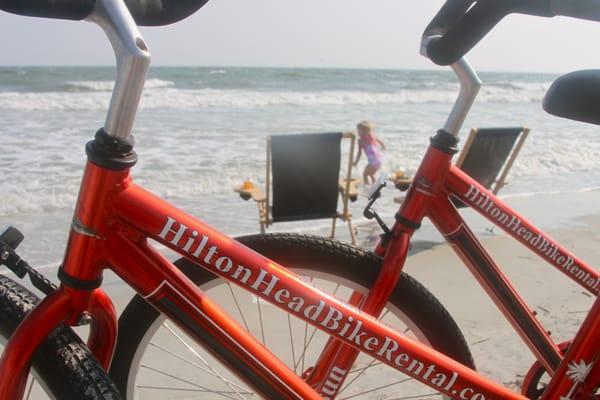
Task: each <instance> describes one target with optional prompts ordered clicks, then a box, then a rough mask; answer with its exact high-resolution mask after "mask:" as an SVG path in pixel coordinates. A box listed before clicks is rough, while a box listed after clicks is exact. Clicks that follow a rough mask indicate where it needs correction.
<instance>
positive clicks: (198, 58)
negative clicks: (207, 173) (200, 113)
mask: <svg viewBox="0 0 600 400" xmlns="http://www.w3.org/2000/svg"><path fill="white" fill-rule="evenodd" d="M442 4H443V1H441V0H412V1H409V0H294V1H292V0H211V1H209V2H208V3H207V5H205V6H204V7H203V8H202V9H201V10H200V11H198V12H197V13H196V14H194V15H193V16H191V17H190V18H188V19H186V20H184V21H182V22H180V23H177V24H175V25H170V26H166V27H158V28H156V27H154V28H143V29H142V33H143V35H144V38H145V39H146V41H147V43H148V45H149V46H150V49H151V52H152V56H153V65H193V66H196V65H200V66H281V67H327V68H392V69H431V68H435V66H434V65H433V64H432V63H431V62H430V61H428V60H427V59H425V58H424V57H422V56H420V55H419V53H418V50H419V41H420V37H421V33H422V31H423V29H424V27H425V26H426V25H427V23H428V22H429V20H430V19H431V18H432V17H433V15H434V14H435V13H436V11H437V10H438V9H439V7H440V6H441V5H442ZM598 37H600V23H595V22H589V21H581V20H575V19H569V18H563V17H556V18H552V19H547V18H538V17H531V16H522V15H511V16H509V17H507V18H506V19H505V20H504V21H502V22H501V23H500V25H498V26H497V27H496V28H495V29H494V30H493V31H492V32H491V33H490V34H489V35H488V36H487V37H486V38H484V40H483V41H482V42H481V43H480V44H479V45H478V46H477V47H476V48H475V49H474V50H472V51H471V52H470V53H469V55H468V59H469V60H470V61H471V63H472V64H473V66H474V67H475V68H476V69H478V70H491V71H539V72H567V71H571V70H575V69H583V68H600V51H598V50H599V43H600V41H599V40H598V39H597V38H598ZM113 63H114V56H113V55H112V50H111V49H110V46H109V44H108V42H107V41H106V39H105V38H104V35H103V33H102V31H101V30H100V29H99V28H98V27H97V26H95V25H93V24H90V23H87V22H73V21H59V20H43V19H35V18H26V17H21V16H15V15H11V14H7V13H4V12H0V65H111V64H113Z"/></svg>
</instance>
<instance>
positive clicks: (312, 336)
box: [294, 324, 317, 372]
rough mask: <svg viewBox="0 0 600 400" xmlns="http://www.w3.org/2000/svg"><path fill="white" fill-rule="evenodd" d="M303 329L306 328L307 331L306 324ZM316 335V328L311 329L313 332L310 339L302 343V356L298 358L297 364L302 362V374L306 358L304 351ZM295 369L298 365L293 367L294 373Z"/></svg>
mask: <svg viewBox="0 0 600 400" xmlns="http://www.w3.org/2000/svg"><path fill="white" fill-rule="evenodd" d="M305 327H306V330H308V324H306V325H305ZM316 333H317V328H313V331H312V333H311V334H310V337H309V338H308V342H306V341H305V342H304V350H303V351H302V354H301V355H300V358H299V359H298V363H300V361H302V372H304V359H305V358H306V350H308V347H309V346H310V343H311V342H312V340H313V338H314V337H315V334H316ZM297 367H298V365H294V371H296V368H297Z"/></svg>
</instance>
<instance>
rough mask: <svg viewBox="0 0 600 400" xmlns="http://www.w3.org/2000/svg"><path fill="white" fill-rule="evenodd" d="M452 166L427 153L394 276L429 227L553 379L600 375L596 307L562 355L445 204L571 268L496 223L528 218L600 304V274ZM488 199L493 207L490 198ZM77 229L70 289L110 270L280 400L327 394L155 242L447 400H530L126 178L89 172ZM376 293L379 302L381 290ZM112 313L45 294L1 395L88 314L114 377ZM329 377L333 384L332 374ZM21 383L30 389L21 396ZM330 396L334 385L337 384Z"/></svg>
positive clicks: (390, 266)
mask: <svg viewBox="0 0 600 400" xmlns="http://www.w3.org/2000/svg"><path fill="white" fill-rule="evenodd" d="M450 160H451V155H450V154H447V153H445V152H443V151H440V150H439V149H437V148H435V147H433V146H431V147H430V148H429V150H428V152H427V154H426V156H425V159H424V161H423V165H422V167H421V168H420V169H419V171H418V173H417V175H416V178H415V184H414V185H413V186H412V187H411V189H410V190H409V192H408V195H407V199H406V201H405V202H404V204H403V205H402V207H401V210H400V212H399V218H398V220H399V221H401V222H397V223H396V224H395V225H394V228H393V235H392V237H391V239H390V241H389V242H388V243H387V244H381V245H380V246H379V248H378V252H380V253H384V252H385V258H384V267H383V271H386V270H401V269H402V264H403V262H404V258H405V257H406V253H407V250H408V239H409V238H410V235H411V234H412V232H413V231H414V228H415V227H409V226H408V225H410V224H408V223H407V222H406V221H413V222H414V223H418V222H420V221H421V220H422V219H423V218H424V217H425V216H428V217H429V218H431V219H432V221H434V223H435V224H436V226H437V227H438V228H439V229H440V231H441V232H442V233H444V235H445V237H446V238H447V239H448V241H449V242H450V243H451V244H452V245H453V247H454V248H455V249H456V251H457V253H458V254H459V255H460V256H461V258H462V259H463V261H465V263H466V264H467V266H469V268H470V269H471V270H472V271H473V272H474V274H475V275H476V277H477V279H478V280H479V281H480V283H481V284H482V285H483V286H484V288H485V289H486V290H487V291H488V293H489V294H490V296H491V297H492V298H493V299H494V300H495V301H496V303H497V304H498V305H499V306H500V308H501V310H502V311H503V312H504V313H505V314H506V315H507V317H508V318H509V320H510V321H511V323H513V325H514V326H515V327H516V328H517V331H518V332H519V333H520V334H521V336H522V337H523V338H524V339H525V341H526V343H527V344H528V345H529V346H530V348H531V349H532V351H533V352H534V354H535V355H536V356H537V357H538V359H539V360H540V362H542V363H543V365H544V366H546V367H547V368H548V370H550V371H553V370H555V369H556V368H558V371H561V370H564V369H565V368H567V366H568V364H570V363H572V362H582V361H583V362H585V363H586V364H590V365H593V364H592V362H593V361H594V360H595V359H596V357H597V356H598V352H599V349H598V345H597V344H598V343H600V329H599V327H600V301H599V300H596V302H595V304H594V306H593V309H592V310H591V312H590V314H589V315H588V317H587V319H586V321H585V322H584V324H583V326H582V328H581V330H580V332H579V333H578V335H577V337H576V338H575V341H574V342H573V345H572V347H571V349H570V350H569V352H568V353H567V355H566V356H564V357H563V356H562V355H561V354H560V350H559V349H558V347H557V346H556V345H555V344H554V343H553V342H552V341H551V339H550V338H549V337H548V335H547V334H546V333H545V332H544V331H543V329H542V327H541V326H540V325H539V324H538V323H537V321H536V320H535V318H534V316H533V315H532V314H531V313H530V312H529V311H528V310H527V309H526V307H525V306H524V304H523V302H522V301H521V299H520V298H519V297H518V295H517V294H516V292H515V291H514V289H512V287H511V286H510V283H509V282H508V280H507V279H506V278H505V277H504V276H503V275H502V274H501V272H500V271H499V269H498V267H497V266H496V265H495V263H494V262H493V260H492V258H491V257H490V256H489V255H488V254H487V253H486V252H485V250H483V248H482V247H481V246H480V245H479V243H478V242H477V240H476V239H475V238H474V236H473V234H472V233H471V232H470V231H469V229H468V228H467V226H466V224H465V223H464V222H463V220H462V219H461V218H460V216H459V214H458V213H457V211H456V209H455V208H454V207H453V206H452V205H451V203H450V201H449V198H448V196H449V195H450V194H454V195H455V196H457V197H459V198H460V199H461V200H462V201H464V202H465V203H467V204H469V205H471V206H473V207H474V208H476V209H478V210H480V211H481V212H482V214H484V215H486V216H487V217H488V218H490V220H491V221H492V222H494V223H497V224H498V225H499V226H500V227H503V228H504V229H506V230H507V232H508V233H509V234H511V235H513V236H515V237H516V238H517V239H519V240H520V241H522V242H523V243H525V244H526V245H527V246H528V247H530V248H531V249H532V250H534V251H536V252H537V253H538V254H540V255H541V256H543V257H544V258H545V259H546V260H547V261H548V260H550V261H552V260H554V265H555V266H557V267H562V265H561V263H560V262H558V256H556V257H554V258H552V255H548V254H547V252H543V251H542V250H540V245H539V243H538V242H536V243H532V242H531V241H527V240H526V239H525V236H524V235H523V232H524V231H523V230H520V229H513V228H514V226H513V225H510V224H501V223H498V221H499V220H498V218H497V217H494V216H496V215H497V213H496V212H492V211H491V210H496V209H498V210H502V212H503V213H505V214H506V215H507V216H508V217H507V218H512V219H511V221H512V220H513V219H518V220H519V221H520V225H519V226H520V227H521V228H523V229H527V230H528V231H529V232H532V234H534V235H538V237H540V238H541V239H540V240H544V241H545V242H544V243H547V244H548V246H553V248H555V249H556V252H558V254H560V257H564V258H565V259H567V260H572V261H569V267H570V268H564V267H562V269H561V270H563V272H565V273H567V274H568V275H569V276H570V277H571V278H572V279H575V280H576V281H577V282H578V283H579V284H581V285H582V286H583V287H585V288H586V289H587V290H588V291H590V292H591V293H594V294H596V295H597V294H598V289H599V284H598V282H600V275H599V274H598V273H597V272H595V271H594V270H592V269H591V268H589V267H588V266H587V265H586V264H585V263H583V262H582V261H581V260H579V259H578V258H576V257H575V256H574V255H572V254H571V253H570V252H569V251H567V250H565V249H563V248H562V247H560V246H558V244H556V242H555V241H554V240H552V239H550V238H549V237H548V236H547V235H544V234H543V233H542V232H541V231H539V230H537V229H536V228H534V227H533V226H532V225H531V224H529V223H528V222H527V221H526V220H525V219H524V218H523V217H521V216H520V215H518V214H517V213H515V212H514V211H512V210H511V209H510V208H509V207H507V206H505V205H504V204H503V203H502V202H501V201H500V200H499V199H497V198H495V197H494V196H493V195H492V194H491V193H489V192H488V191H487V190H485V189H484V188H482V187H481V186H480V185H479V184H477V183H476V182H474V181H473V180H472V179H470V178H469V177H468V176H466V175H465V174H463V173H461V172H460V171H459V170H458V169H456V168H454V167H451V166H450ZM475 193H477V196H476V195H475ZM485 198H487V199H488V200H487V202H486V201H483V200H482V199H485ZM488 204H493V205H494V206H488ZM493 207H495V208H493ZM503 215H504V214H503ZM494 218H495V219H494ZM73 221H74V222H73V228H72V230H71V233H70V238H69V243H68V248H67V252H66V254H65V259H64V264H63V266H62V268H63V273H64V274H65V275H66V276H68V277H69V279H70V280H71V281H72V282H95V281H97V280H98V279H99V278H100V277H101V275H102V271H103V270H104V269H107V268H108V269H111V270H113V271H114V272H115V273H117V274H118V275H119V276H121V277H122V278H123V279H124V280H125V281H126V282H127V283H128V284H129V285H130V286H131V287H133V288H134V289H135V290H136V291H137V292H138V293H139V294H140V295H142V296H143V297H144V298H145V299H147V300H148V301H149V302H151V303H152V304H153V305H154V306H155V307H156V308H158V309H159V310H160V311H161V312H163V313H165V314H166V315H167V316H168V317H169V318H171V319H172V320H173V321H175V322H176V323H177V324H178V325H179V326H180V327H181V328H182V329H184V330H185V331H186V332H188V334H190V335H191V336H192V337H193V338H194V339H195V340H197V341H198V342H199V343H201V344H204V345H205V347H207V349H208V350H210V351H212V352H213V353H214V354H215V356H217V357H219V358H220V359H221V360H222V361H223V362H224V363H225V364H227V365H228V366H229V367H230V368H231V369H232V370H234V371H236V373H238V374H239V375H240V377H241V378H242V379H244V380H245V381H246V382H247V383H248V384H249V385H251V386H253V387H254V388H255V389H256V390H257V391H258V392H259V393H261V394H263V395H264V396H266V397H267V398H269V399H277V398H282V399H284V398H285V399H287V398H296V399H317V398H321V397H320V396H319V395H318V394H317V393H316V392H315V391H314V390H313V389H312V388H311V387H310V386H309V385H308V384H307V383H306V382H305V381H303V380H302V379H300V378H299V377H297V376H296V375H295V374H294V373H292V372H291V371H290V370H289V369H288V368H287V367H286V366H285V365H284V364H282V363H281V362H280V361H279V360H277V359H276V358H275V357H274V356H273V355H272V354H271V353H269V352H268V350H266V349H265V348H264V347H263V346H262V345H261V344H260V343H259V342H257V341H256V340H255V339H254V338H253V337H251V336H250V335H249V334H248V333H247V332H245V331H244V330H243V329H242V328H241V327H240V326H239V325H238V324H237V323H236V322H234V321H233V320H232V319H231V318H229V317H228V316H227V315H226V314H225V313H224V312H223V311H222V310H221V309H220V307H219V306H218V305H216V304H215V303H213V302H212V301H211V300H210V299H209V298H207V297H206V296H205V295H204V294H203V293H202V292H201V291H200V290H199V289H198V288H197V287H195V286H194V284H193V283H192V282H191V281H189V280H188V279H187V278H186V277H185V276H184V275H183V274H182V273H181V272H180V271H179V270H177V269H176V267H174V266H173V265H172V264H171V263H170V262H169V261H168V260H166V259H165V258H164V257H163V256H162V255H160V254H159V253H158V252H157V251H156V250H155V249H153V248H152V247H151V245H150V244H149V243H148V240H149V239H153V240H155V241H157V242H159V243H161V244H163V245H165V246H168V247H169V248H171V249H173V250H175V251H177V252H178V253H180V254H181V255H183V256H185V257H187V258H189V259H190V260H192V261H194V262H195V263H197V264H198V265H199V268H201V267H202V268H206V269H207V270H209V271H210V272H213V273H215V274H216V275H219V276H221V277H223V278H225V279H227V280H228V281H231V282H233V283H235V284H237V285H240V286H242V287H243V288H245V289H247V290H250V291H251V292H253V293H254V294H255V295H257V296H259V297H261V298H263V299H264V300H266V301H268V302H270V303H272V304H273V305H275V306H278V307H280V308H282V309H284V310H286V311H287V312H290V313H291V314H293V315H295V316H297V317H298V318H301V319H302V320H304V321H306V322H308V323H309V324H312V325H314V326H315V327H317V328H318V329H321V330H323V331H325V332H327V333H329V334H331V335H332V336H334V337H335V338H337V339H339V340H340V341H342V342H344V343H345V344H347V345H350V346H352V347H353V348H354V349H356V350H360V351H363V352H365V353H367V354H369V355H371V356H373V357H375V358H377V359H379V360H380V361H382V362H383V363H385V364H387V365H389V366H391V367H393V368H396V369H398V370H399V371H401V372H404V373H406V374H407V375H409V376H412V377H414V378H415V379H417V380H419V381H421V382H423V383H424V384H427V385H429V386H430V387H432V388H434V389H435V390H438V391H439V392H441V393H444V394H446V395H448V396H449V397H452V398H459V399H460V398H469V399H524V397H523V396H521V395H519V394H516V393H514V392H512V391H510V390H508V389H506V388H504V387H502V386H500V385H498V384H496V383H494V382H492V381H491V380H489V379H487V378H485V377H483V376H481V375H479V374H477V373H476V372H474V371H472V370H471V369H469V368H467V367H465V366H463V365H462V364H460V363H458V362H456V361H453V360H451V359H450V358H448V357H446V356H444V355H442V354H440V353H438V352H437V351H435V350H433V349H431V348H429V347H427V346H425V345H423V344H421V343H419V342H416V341H414V340H412V339H410V338H407V337H405V336H404V335H402V334H400V333H398V332H395V331H393V330H392V329H390V328H389V327H386V326H384V325H382V324H380V323H378V322H377V321H376V320H375V319H373V318H372V317H370V316H368V315H366V314H365V313H361V312H360V311H358V310H357V309H356V308H353V307H350V306H348V305H346V304H344V303H342V302H340V301H338V300H336V299H334V298H332V297H331V296H328V295H326V294H323V293H321V292H319V291H318V290H317V289H315V288H313V287H311V286H310V285H309V284H307V283H305V282H303V281H302V280H301V279H299V278H298V277H297V276H295V275H294V274H293V273H291V272H289V271H287V270H286V269H285V268H283V267H282V266H279V265H277V264H276V263H274V262H272V261H270V260H268V259H266V258H265V257H263V256H261V255H259V254H257V253H255V252H253V251H251V250H249V249H247V248H245V247H243V246H242V245H241V244H239V243H237V242H236V241H234V240H232V239H230V238H228V237H227V236H225V235H223V234H221V233H219V232H217V231H216V230H214V229H213V228H211V227H209V226H207V225H206V224H204V223H202V222H201V221H199V220H197V219H195V218H193V217H191V216H189V215H186V214H185V213H184V212H182V211H180V210H178V209H176V208H174V207H172V206H170V205H169V204H168V203H166V202H165V201H163V200H161V199H159V198H158V197H156V196H154V195H152V194H151V193H149V192H147V191H145V190H144V189H143V188H141V187H139V186H137V185H136V184H134V183H133V180H132V179H131V177H130V175H129V170H124V171H111V170H108V169H105V168H101V167H98V166H96V165H94V164H93V163H91V162H88V165H87V167H86V171H85V174H84V177H83V180H82V186H81V192H80V197H79V199H78V203H77V208H76V211H75V216H74V220H73ZM501 221H505V219H504V218H502V219H501ZM536 244H537V246H536ZM561 260H562V259H561ZM563 264H564V262H563ZM575 265H576V266H578V268H579V270H581V271H585V276H587V277H589V279H590V280H582V279H578V277H579V276H580V275H579V274H578V273H577V272H576V271H575V269H574V268H575V267H574V266H575ZM574 271H575V272H574ZM591 279H595V282H596V283H595V284H594V285H591V284H590V283H589V282H591ZM380 281H381V280H378V282H380ZM371 291H372V292H373V293H377V291H378V287H377V285H375V286H374V287H373V288H372V290H371ZM109 304H110V302H109V300H108V299H107V297H106V295H105V294H104V292H103V291H102V290H101V289H95V290H82V289H74V288H72V287H69V286H67V285H64V284H63V285H62V286H61V287H60V289H59V291H57V292H56V293H54V294H53V295H51V296H49V297H47V298H46V299H45V300H44V301H43V302H42V303H41V305H40V306H39V307H38V308H36V309H35V310H34V311H33V312H32V313H31V314H30V316H29V317H28V318H27V319H26V321H25V322H24V323H23V324H22V325H21V326H20V327H19V328H18V329H17V331H16V332H15V334H14V335H13V338H12V339H11V340H10V341H9V343H8V345H7V347H6V350H5V352H4V354H3V356H2V360H1V363H0V374H2V376H3V377H4V379H2V380H1V381H0V398H11V399H13V398H14V399H17V398H20V397H19V396H20V395H22V391H23V390H24V376H26V374H27V373H28V365H29V363H30V360H31V355H32V353H33V350H32V349H35V348H37V345H39V343H40V342H41V341H42V340H43V339H44V338H45V336H46V335H47V333H48V332H50V331H51V330H52V329H53V328H54V327H55V326H56V325H57V324H58V323H61V322H66V323H70V324H73V323H74V322H75V321H76V320H77V319H78V317H79V315H81V313H83V312H86V311H87V312H89V313H90V314H91V315H92V317H93V321H94V323H93V324H92V326H91V334H90V338H89V342H88V343H89V346H90V348H91V349H92V350H93V351H94V353H95V354H96V355H97V356H98V358H99V360H101V362H102V363H103V365H104V366H105V367H108V366H109V364H110V359H111V356H112V349H113V347H114V343H115V339H116V328H115V326H116V320H115V314H114V310H113V308H112V306H110V305H109ZM100 338H102V339H100ZM594 368H595V369H594V370H593V372H592V374H591V376H590V378H591V379H596V381H595V382H591V383H590V384H589V385H590V386H594V384H597V377H598V372H597V367H594ZM335 372H336V373H337V374H338V375H337V376H343V374H344V372H345V371H343V370H335ZM8 377H12V379H10V378H8ZM328 379H329V381H331V376H329V377H328ZM339 380H340V381H341V380H342V378H339ZM11 382H21V384H20V385H11V384H10V383H11ZM552 382H553V386H551V387H550V388H549V389H548V391H547V393H546V394H545V398H551V399H554V398H558V396H564V397H566V396H567V394H568V392H569V391H570V390H572V388H571V386H572V385H569V380H568V377H567V375H566V374H562V375H558V374H557V378H556V379H553V381H552ZM555 382H556V383H555ZM582 383H583V382H582ZM586 383H587V381H586ZM326 387H328V388H331V382H330V383H329V384H328V385H326ZM553 388H554V389H553Z"/></svg>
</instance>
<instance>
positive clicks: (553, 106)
mask: <svg viewBox="0 0 600 400" xmlns="http://www.w3.org/2000/svg"><path fill="white" fill-rule="evenodd" d="M544 110H546V112H548V113H550V114H552V115H556V116H557V117H563V118H568V119H572V120H575V121H581V122H588V123H590V124H596V125H600V70H596V69H594V70H584V71H575V72H571V73H568V74H566V75H563V76H561V77H560V78H558V79H557V80H555V81H554V83H553V84H552V86H550V89H548V92H546V96H545V97H544Z"/></svg>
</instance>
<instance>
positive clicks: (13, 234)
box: [0, 225, 25, 250]
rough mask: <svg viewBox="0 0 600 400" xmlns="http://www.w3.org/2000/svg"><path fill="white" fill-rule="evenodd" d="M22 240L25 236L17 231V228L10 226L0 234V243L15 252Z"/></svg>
mask: <svg viewBox="0 0 600 400" xmlns="http://www.w3.org/2000/svg"><path fill="white" fill-rule="evenodd" d="M23 239H25V235H23V234H22V233H21V231H19V230H18V229H17V228H15V227H14V226H11V225H9V226H8V227H6V228H4V230H3V231H2V233H0V242H3V243H4V244H5V245H7V246H8V247H10V248H11V249H13V250H16V249H17V247H19V245H20V244H21V242H22V241H23Z"/></svg>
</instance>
